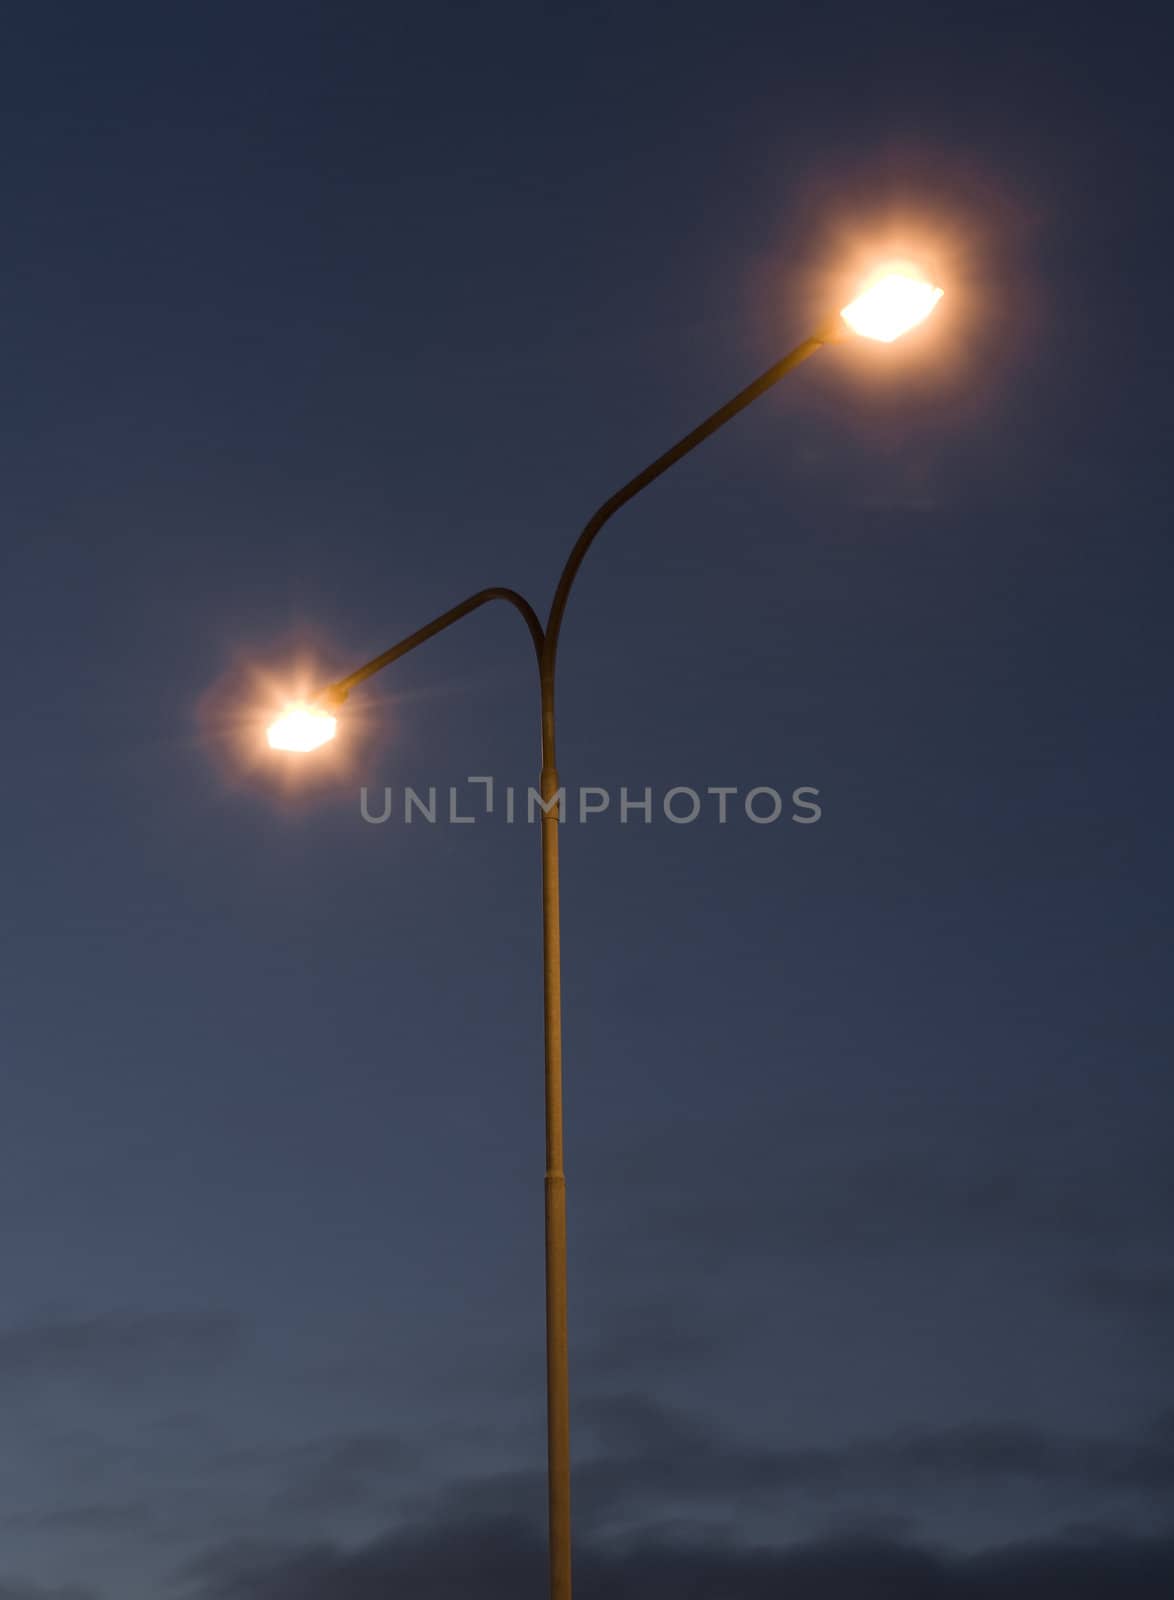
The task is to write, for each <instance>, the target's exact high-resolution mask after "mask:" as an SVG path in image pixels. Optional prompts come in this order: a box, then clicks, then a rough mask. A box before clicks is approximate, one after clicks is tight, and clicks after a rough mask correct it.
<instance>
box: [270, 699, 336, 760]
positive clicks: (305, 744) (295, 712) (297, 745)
mask: <svg viewBox="0 0 1174 1600" xmlns="http://www.w3.org/2000/svg"><path fill="white" fill-rule="evenodd" d="M337 732H338V718H337V717H333V716H331V714H330V712H329V711H325V710H323V708H322V707H321V706H316V705H307V704H305V703H304V702H302V703H300V704H298V705H292V706H287V707H286V709H285V710H284V711H283V712H282V713H281V715H280V716H279V717H278V719H277V721H276V722H271V723H270V724H269V744H270V746H271V747H272V748H273V749H274V750H301V751H305V750H317V749H318V747H319V745H324V744H326V743H328V742H329V741H330V740H331V739H333V738H334V735H335V734H336V733H337Z"/></svg>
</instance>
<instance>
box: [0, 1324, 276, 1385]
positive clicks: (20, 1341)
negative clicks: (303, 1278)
mask: <svg viewBox="0 0 1174 1600" xmlns="http://www.w3.org/2000/svg"><path fill="white" fill-rule="evenodd" d="M243 1342H244V1339H243V1330H242V1327H241V1324H240V1323H239V1322H238V1321H237V1320H236V1319H235V1318H233V1317H230V1316H225V1315H221V1314H219V1313H216V1312H204V1311H198V1312H182V1311H176V1312H144V1311H124V1312H107V1313H104V1314H101V1315H96V1316H88V1317H53V1318H43V1319H41V1320H37V1321H29V1322H23V1323H18V1324H15V1325H11V1326H9V1327H7V1328H0V1383H4V1382H13V1381H16V1380H21V1381H25V1380H27V1379H29V1378H57V1377H66V1378H75V1379H83V1380H92V1381H94V1382H98V1383H109V1382H120V1381H123V1380H128V1379H137V1378H142V1377H154V1376H159V1375H166V1376H171V1375H174V1374H181V1375H189V1374H192V1373H200V1372H206V1371H209V1370H213V1369H216V1368H219V1367H221V1366H223V1365H224V1364H225V1363H226V1362H228V1361H231V1360H232V1359H233V1358H234V1357H235V1356H236V1355H237V1354H238V1353H239V1352H240V1351H241V1349H242V1347H243Z"/></svg>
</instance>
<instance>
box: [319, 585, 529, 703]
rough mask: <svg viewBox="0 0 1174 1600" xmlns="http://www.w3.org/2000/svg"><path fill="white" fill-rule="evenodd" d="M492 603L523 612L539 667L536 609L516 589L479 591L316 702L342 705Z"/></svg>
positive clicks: (332, 686)
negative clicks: (368, 680) (358, 687)
mask: <svg viewBox="0 0 1174 1600" xmlns="http://www.w3.org/2000/svg"><path fill="white" fill-rule="evenodd" d="M490 600H505V601H508V603H509V604H510V605H512V606H513V607H514V609H515V611H518V612H520V613H521V617H522V621H523V622H524V623H525V624H526V627H527V628H528V629H529V632H530V638H531V641H532V642H533V645H534V653H535V655H536V656H537V658H538V661H539V664H541V662H542V649H543V645H544V643H545V640H544V636H543V632H542V624H541V623H540V622H539V620H538V614H537V612H536V611H535V610H534V607H533V606H532V605H531V604H530V602H529V601H528V600H527V599H526V598H525V597H524V596H523V595H520V594H519V593H518V592H517V590H516V589H500V588H497V589H479V590H478V591H477V593H476V594H471V595H470V596H469V598H468V599H467V600H462V601H461V603H460V605H459V606H453V607H452V609H451V610H449V611H444V612H442V613H441V614H440V616H438V617H434V618H433V619H432V621H431V622H426V623H425V624H424V626H423V627H422V628H417V629H416V631H415V633H409V634H408V636H407V638H406V639H401V640H400V641H399V643H398V644H393V645H392V646H391V648H390V650H384V652H383V653H382V655H378V656H373V657H372V659H371V660H370V661H366V662H364V663H363V665H362V666H361V667H358V668H357V669H356V670H355V671H354V672H351V673H348V674H347V676H346V677H345V678H339V679H337V681H336V682H334V683H332V684H330V685H329V686H328V687H327V688H325V689H323V690H321V691H320V693H319V694H318V695H316V696H315V698H316V699H317V700H321V701H325V702H328V703H330V704H333V705H341V704H342V702H343V701H344V700H345V699H346V697H347V695H348V694H349V693H350V691H351V690H352V689H353V688H354V687H355V685H356V684H357V683H362V682H363V681H364V679H366V678H370V677H372V676H373V675H374V674H375V673H376V672H379V671H381V670H382V669H383V668H384V667H388V666H390V665H391V663H392V662H393V661H398V660H399V658H400V656H406V655H407V653H408V651H409V650H414V649H415V648H416V646H417V645H419V644H423V643H424V642H425V640H427V639H431V638H432V636H433V635H434V634H437V633H443V632H444V630H445V628H448V627H451V626H452V624H453V623H454V622H459V621H460V620H461V618H462V617H467V616H468V615H469V613H470V611H476V610H477V608H478V607H479V606H483V605H487V604H488V602H489V601H490Z"/></svg>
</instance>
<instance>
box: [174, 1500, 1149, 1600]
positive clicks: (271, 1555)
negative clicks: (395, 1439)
mask: <svg viewBox="0 0 1174 1600" xmlns="http://www.w3.org/2000/svg"><path fill="white" fill-rule="evenodd" d="M183 1577H184V1580H185V1583H184V1587H185V1589H186V1593H187V1594H188V1596H189V1597H190V1600H321V1596H323V1595H329V1596H330V1597H331V1600H395V1597H397V1596H403V1597H405V1600H408V1597H410V1600H466V1597H467V1596H468V1595H470V1594H476V1595H478V1596H479V1597H481V1600H494V1597H496V1596H500V1597H502V1600H506V1597H508V1600H516V1596H518V1595H520V1594H527V1593H529V1594H540V1593H542V1592H543V1589H544V1584H545V1577H546V1556H545V1547H544V1543H543V1540H542V1537H541V1535H540V1534H539V1533H538V1532H537V1531H535V1530H533V1529H531V1528H530V1527H528V1526H527V1525H526V1524H525V1523H522V1522H519V1521H517V1520H508V1519H507V1520H498V1521H486V1522H476V1523H472V1522H453V1523H450V1524H439V1525H436V1526H433V1527H431V1528H428V1529H427V1530H423V1531H416V1532H414V1533H412V1534H405V1535H401V1536H396V1537H393V1538H387V1539H381V1540H377V1541H375V1542H374V1543H371V1544H368V1545H365V1546H363V1547H361V1548H358V1549H353V1550H343V1549H341V1548H340V1547H339V1546H337V1545H333V1544H317V1545H304V1546H301V1547H289V1548H286V1549H277V1548H273V1547H269V1548H260V1547H255V1546H254V1547H251V1548H250V1547H245V1546H239V1545H238V1546H233V1547H228V1548H222V1549H220V1550H217V1551H213V1552H209V1553H208V1554H206V1555H205V1556H204V1557H202V1558H201V1559H199V1560H197V1561H196V1562H194V1563H192V1564H191V1565H189V1567H188V1568H187V1569H186V1572H185V1574H184V1575H183ZM575 1579H576V1594H577V1595H579V1596H580V1600H594V1597H598V1600H603V1597H605V1596H606V1597H607V1600H658V1597H659V1596H664V1597H665V1600H668V1597H669V1596H672V1600H729V1597H730V1596H731V1595H737V1596H738V1597H739V1600H783V1597H784V1596H788V1595H801V1596H803V1600H897V1597H900V1600H1009V1597H1011V1596H1020V1595H1025V1594H1030V1595H1031V1596H1032V1597H1033V1600H1106V1597H1108V1596H1112V1597H1113V1600H1159V1597H1162V1600H1168V1597H1169V1595H1170V1594H1171V1593H1174V1538H1161V1539H1150V1540H1142V1539H1129V1538H1124V1537H1120V1536H1114V1535H1107V1534H1102V1535H1088V1536H1084V1537H1081V1536H1077V1535H1073V1536H1072V1537H1071V1538H1068V1539H1065V1540H1056V1541H1052V1542H1047V1543H1040V1544H1037V1545H1030V1546H1017V1547H1012V1548H1006V1549H1001V1550H994V1551H989V1552H986V1553H984V1554H981V1555H976V1556H948V1555H945V1554H943V1553H941V1552H939V1551H935V1550H933V1549H929V1548H924V1547H919V1546H916V1545H912V1544H907V1543H900V1542H898V1541H892V1540H885V1539H876V1538H868V1537H863V1536H859V1535H853V1536H845V1537H841V1538H839V1539H836V1538H832V1539H828V1540H825V1541H822V1542H820V1543H811V1544H804V1545H797V1546H792V1547H789V1548H780V1549H755V1550H745V1549H739V1548H737V1547H735V1546H733V1545H732V1544H723V1543H720V1542H714V1543H705V1544H698V1543H671V1542H667V1541H664V1542H640V1543H633V1544H629V1545H626V1546H624V1547H622V1548H617V1549H613V1550H610V1551H608V1550H604V1549H602V1548H599V1547H595V1546H592V1545H581V1546H579V1548H578V1549H577V1552H576V1574H575Z"/></svg>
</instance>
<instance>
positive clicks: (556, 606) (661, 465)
mask: <svg viewBox="0 0 1174 1600" xmlns="http://www.w3.org/2000/svg"><path fill="white" fill-rule="evenodd" d="M840 337H842V335H841V334H840V333H839V331H838V330H837V329H836V328H834V327H828V328H826V329H824V330H821V332H819V333H816V334H813V335H812V336H811V338H809V339H804V341H803V343H802V344H798V345H796V346H795V348H794V349H793V350H792V351H790V352H789V353H788V354H787V355H785V356H784V357H783V358H782V360H781V361H776V362H775V364H774V366H773V367H768V368H767V369H766V371H765V372H764V373H762V374H761V376H760V377H757V378H755V380H754V382H753V383H749V384H747V385H746V387H745V388H744V389H741V390H739V392H738V393H737V394H736V395H735V396H734V398H733V399H732V400H727V401H726V403H725V405H724V406H722V407H721V408H720V409H719V410H717V411H715V412H714V413H713V415H712V416H709V417H706V419H705V421H704V422H702V423H699V424H698V426H697V427H696V428H694V429H693V431H692V432H691V433H687V434H686V435H685V437H684V438H683V439H679V440H678V441H677V443H676V444H675V445H673V446H672V448H671V449H669V450H666V451H665V452H664V454H663V455H659V456H657V458H656V460H655V461H653V462H652V463H651V464H650V465H649V466H647V467H645V468H644V471H643V472H638V473H637V474H636V476H635V477H634V478H632V479H630V480H629V481H628V482H627V483H625V484H624V486H623V488H622V489H617V490H616V492H615V494H613V495H612V496H611V498H610V499H609V500H605V501H604V502H603V504H602V505H601V506H600V507H599V509H598V511H596V512H595V514H594V516H593V517H592V518H591V520H590V521H589V522H588V523H587V525H586V527H585V528H584V529H583V531H582V533H581V534H580V535H579V537H578V539H577V540H576V541H575V544H574V547H573V549H572V550H571V553H570V555H569V556H568V557H567V561H566V565H565V566H564V567H563V570H562V573H561V574H560V576H559V580H558V585H557V587H556V588H555V591H554V599H553V600H552V601H551V606H550V615H549V617H548V618H547V619H546V638H545V644H544V646H543V649H542V652H541V655H540V658H539V659H540V665H541V671H542V744H543V751H544V764H545V765H548V766H553V765H554V667H555V660H556V657H557V655H558V640H559V633H560V632H561V630H562V625H563V613H564V611H565V610H566V608H567V599H568V596H569V595H570V592H571V585H572V584H573V583H574V581H575V577H576V574H577V573H578V571H579V568H580V567H581V566H582V565H583V558H584V557H585V556H586V554H587V552H588V550H589V549H590V548H591V546H592V544H593V543H594V542H595V536H596V534H597V533H598V532H599V530H600V528H602V527H603V525H604V523H605V522H607V521H608V519H609V518H611V517H612V516H614V515H615V513H616V512H617V511H618V510H619V509H620V507H621V506H625V505H627V503H628V501H629V500H631V499H633V498H634V497H635V496H636V495H638V494H639V493H640V491H641V489H646V488H647V487H648V485H649V484H650V483H654V482H655V481H656V479H657V478H659V477H660V476H661V474H662V473H665V472H667V471H668V470H669V468H670V467H672V466H675V465H676V463H677V462H678V461H680V459H681V457H682V456H687V455H688V454H689V452H690V450H695V449H696V448H697V446H698V445H699V444H701V443H702V442H703V441H704V440H706V439H708V438H709V436H710V434H711V433H716V432H717V430H718V429H719V428H721V427H724V426H725V424H726V423H727V422H729V421H730V420H731V418H733V417H736V416H737V415H738V413H739V411H744V410H745V409H746V407H747V406H748V405H750V404H751V402H752V401H755V400H757V399H758V397H759V396H760V395H764V394H765V393H766V391H767V390H768V389H772V388H773V387H774V386H775V384H776V383H778V381H779V379H780V378H784V377H786V375H787V373H788V372H790V371H791V370H792V369H793V368H794V367H797V366H798V365H799V363H800V362H801V361H806V360H807V357H808V356H813V355H814V354H815V352H816V351H817V350H818V349H820V348H821V347H822V346H823V345H825V344H828V343H830V342H831V341H832V340H834V339H839V338H840Z"/></svg>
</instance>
